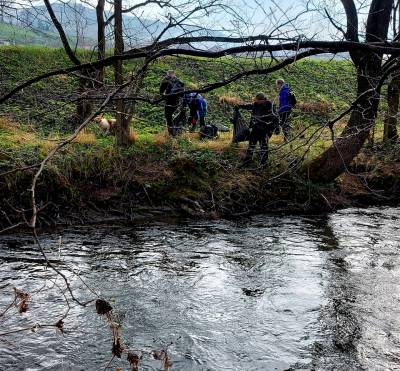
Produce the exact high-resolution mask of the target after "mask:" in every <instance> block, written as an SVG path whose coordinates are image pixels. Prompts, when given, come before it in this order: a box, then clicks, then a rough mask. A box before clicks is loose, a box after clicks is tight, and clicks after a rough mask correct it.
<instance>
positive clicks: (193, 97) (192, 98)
mask: <svg viewBox="0 0 400 371" xmlns="http://www.w3.org/2000/svg"><path fill="white" fill-rule="evenodd" d="M183 104H184V105H185V106H188V107H189V117H188V124H189V125H190V131H195V129H196V125H197V123H198V122H199V123H200V131H201V130H202V129H203V128H204V127H205V125H206V123H205V116H206V115H207V108H208V104H207V100H206V99H205V98H204V97H203V96H202V95H200V94H199V93H187V94H185V95H184V96H183Z"/></svg>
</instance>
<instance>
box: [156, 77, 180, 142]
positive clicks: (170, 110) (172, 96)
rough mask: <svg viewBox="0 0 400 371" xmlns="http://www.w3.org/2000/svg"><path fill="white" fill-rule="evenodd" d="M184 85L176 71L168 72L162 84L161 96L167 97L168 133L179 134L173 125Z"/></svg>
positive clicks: (166, 118) (165, 112)
mask: <svg viewBox="0 0 400 371" xmlns="http://www.w3.org/2000/svg"><path fill="white" fill-rule="evenodd" d="M183 89H184V83H183V82H182V81H181V80H179V79H178V78H177V77H176V74H175V71H172V70H170V71H168V72H167V74H166V75H165V76H164V78H163V79H162V81H161V83H160V94H161V95H163V96H165V110H164V114H165V120H166V122H167V128H168V133H169V134H170V135H172V136H175V135H176V134H177V129H178V128H177V127H176V125H175V124H174V123H173V114H174V112H175V111H176V110H177V108H178V106H179V102H180V99H181V97H182V94H183Z"/></svg>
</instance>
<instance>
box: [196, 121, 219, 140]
mask: <svg viewBox="0 0 400 371" xmlns="http://www.w3.org/2000/svg"><path fill="white" fill-rule="evenodd" d="M216 138H218V127H217V126H216V125H214V124H206V125H204V126H202V127H201V128H200V139H216Z"/></svg>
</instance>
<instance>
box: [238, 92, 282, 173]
mask: <svg viewBox="0 0 400 371" xmlns="http://www.w3.org/2000/svg"><path fill="white" fill-rule="evenodd" d="M239 108H243V109H247V110H251V118H250V125H249V128H250V135H249V147H248V148H247V152H246V157H245V159H244V161H243V166H247V165H248V164H249V163H250V162H251V160H252V159H253V154H254V150H255V148H256V145H257V143H259V144H260V148H261V165H262V166H264V165H265V164H266V163H267V161H268V140H269V138H270V137H271V136H272V133H273V131H274V126H275V121H276V116H275V115H274V114H273V112H272V102H271V101H270V100H268V99H267V98H266V96H265V94H264V93H257V95H256V96H255V98H254V103H250V104H242V105H237V106H235V109H239Z"/></svg>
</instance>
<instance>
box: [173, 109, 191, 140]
mask: <svg viewBox="0 0 400 371" xmlns="http://www.w3.org/2000/svg"><path fill="white" fill-rule="evenodd" d="M186 121H187V118H186V110H185V109H184V108H182V109H181V110H180V111H179V112H178V114H177V115H176V116H175V117H174V118H173V119H172V135H173V136H175V135H177V134H180V133H181V132H182V131H183V129H184V128H183V127H184V125H185V124H186Z"/></svg>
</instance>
